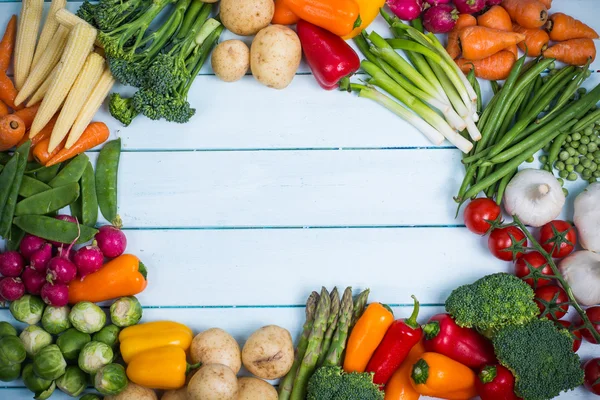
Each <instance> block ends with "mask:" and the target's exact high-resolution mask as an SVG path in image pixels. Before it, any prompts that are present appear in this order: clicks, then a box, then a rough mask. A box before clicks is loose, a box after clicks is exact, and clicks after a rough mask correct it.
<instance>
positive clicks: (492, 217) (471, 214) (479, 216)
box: [464, 197, 500, 235]
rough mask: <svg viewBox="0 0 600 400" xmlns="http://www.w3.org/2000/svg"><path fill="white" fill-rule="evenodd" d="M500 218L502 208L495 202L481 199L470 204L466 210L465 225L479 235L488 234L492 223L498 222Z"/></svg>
mask: <svg viewBox="0 0 600 400" xmlns="http://www.w3.org/2000/svg"><path fill="white" fill-rule="evenodd" d="M499 217H500V206H499V205H498V204H496V202H495V201H494V200H491V199H487V198H485V197H481V198H479V199H475V200H473V201H472V202H470V203H469V204H468V205H467V207H466V208H465V214H464V219H465V225H466V226H467V228H468V229H469V230H470V231H471V232H473V233H477V234H478V235H485V234H486V233H488V231H489V230H490V228H491V227H492V225H490V221H497V220H498V219H499Z"/></svg>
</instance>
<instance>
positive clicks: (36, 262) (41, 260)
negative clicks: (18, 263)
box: [29, 243, 52, 272]
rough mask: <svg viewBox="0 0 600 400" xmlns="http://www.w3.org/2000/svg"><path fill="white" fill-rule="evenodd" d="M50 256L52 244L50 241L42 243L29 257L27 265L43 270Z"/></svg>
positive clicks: (39, 270)
mask: <svg viewBox="0 0 600 400" xmlns="http://www.w3.org/2000/svg"><path fill="white" fill-rule="evenodd" d="M51 258H52V245H51V244H50V243H46V244H44V245H43V246H42V247H41V248H40V249H39V250H37V251H36V252H35V253H33V255H32V256H31V258H30V259H29V266H30V267H31V268H33V269H35V270H36V271H38V272H45V271H46V266H47V265H48V262H49V261H50V259H51Z"/></svg>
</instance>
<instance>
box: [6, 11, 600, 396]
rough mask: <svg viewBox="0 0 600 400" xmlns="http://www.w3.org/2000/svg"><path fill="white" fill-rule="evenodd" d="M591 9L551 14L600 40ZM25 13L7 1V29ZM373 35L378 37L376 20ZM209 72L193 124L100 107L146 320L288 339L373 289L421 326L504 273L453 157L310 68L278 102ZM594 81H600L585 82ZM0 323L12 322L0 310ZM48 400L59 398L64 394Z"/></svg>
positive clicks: (18, 387) (591, 352)
mask: <svg viewBox="0 0 600 400" xmlns="http://www.w3.org/2000/svg"><path fill="white" fill-rule="evenodd" d="M80 4H81V3H80V2H70V3H69V9H70V10H72V11H75V10H76V9H77V8H78V7H79V5H80ZM598 5H599V3H598V0H555V6H554V7H553V10H552V11H564V12H567V13H569V14H570V15H574V16H576V17H579V18H581V19H583V20H584V21H585V22H586V23H588V24H590V25H592V26H593V27H594V28H596V29H597V30H600V22H599V20H598V19H599V17H600V11H599V10H598ZM47 6H48V3H47ZM20 7H21V3H20V1H19V2H14V1H12V0H8V1H6V0H0V28H1V30H2V31H3V30H4V27H5V25H6V23H7V21H8V19H9V18H10V16H11V15H12V14H17V13H18V12H19V10H20ZM373 28H374V29H376V30H377V31H378V32H382V33H387V28H386V26H385V24H384V23H383V21H380V20H378V21H376V23H374V25H373ZM232 37H233V35H232V34H231V33H225V34H224V35H223V39H229V38H232ZM244 40H245V41H246V42H248V43H249V39H248V38H245V39H244ZM209 66H210V63H207V66H206V67H205V68H204V70H203V71H202V73H201V74H202V75H201V76H199V77H198V78H197V79H196V82H195V83H194V86H193V88H192V91H191V94H190V102H191V104H192V105H193V106H194V107H196V108H197V114H196V116H195V117H194V118H193V120H192V122H191V123H189V124H186V125H176V124H168V123H164V122H152V121H149V120H147V119H145V118H144V117H139V118H138V119H136V120H135V121H134V123H133V124H132V125H131V126H130V127H128V128H123V127H121V126H120V125H119V123H118V122H116V121H115V120H113V119H112V118H111V117H110V115H109V114H108V112H107V111H106V110H104V111H102V112H101V113H100V115H98V117H97V119H98V120H102V121H105V122H106V123H107V124H108V125H109V127H110V128H111V132H112V137H113V138H116V137H121V138H122V139H123V147H124V152H123V154H122V162H121V165H120V173H119V180H120V181H119V212H120V215H121V217H122V218H123V222H124V226H125V230H126V234H127V238H128V242H129V245H128V249H127V251H128V252H131V253H133V254H136V255H138V256H139V257H140V258H141V259H142V260H143V261H144V263H145V265H146V266H147V267H148V270H149V273H148V279H149V285H148V288H147V290H146V291H145V292H144V293H143V294H141V295H140V296H139V298H140V301H141V302H142V304H143V305H144V320H145V321H151V320H158V319H173V320H176V321H180V322H182V323H185V324H188V325H189V326H190V327H192V328H193V329H194V330H195V331H196V332H197V331H201V330H203V329H206V328H209V327H213V326H218V327H221V328H224V329H226V330H227V331H229V332H230V333H231V334H233V335H234V337H235V338H236V339H238V340H239V341H240V342H241V343H243V342H244V340H245V338H246V337H247V336H248V335H249V334H250V333H251V332H252V331H254V330H255V329H257V328H259V327H261V326H263V325H267V324H277V325H280V326H283V327H285V328H287V329H289V330H290V331H291V332H292V334H293V335H294V336H297V335H298V334H299V331H300V330H301V327H302V323H303V319H304V308H303V304H304V302H305V299H306V296H307V295H308V294H309V293H310V292H311V291H312V290H318V289H319V288H320V287H321V286H322V285H325V286H327V287H328V288H332V287H333V286H335V285H337V286H338V287H340V288H343V287H345V286H348V285H351V286H352V287H353V288H354V289H355V290H356V291H358V290H361V289H364V288H367V287H369V288H371V293H372V295H371V300H374V301H380V302H385V303H388V304H390V305H391V306H392V307H393V309H394V312H395V315H396V317H406V316H408V315H409V314H410V310H411V309H412V303H411V298H410V295H411V294H415V295H416V296H417V297H418V298H419V300H420V301H421V303H422V311H421V316H420V317H421V318H420V320H421V321H422V322H424V321H426V319H427V318H428V317H429V316H431V315H433V314H436V313H438V312H442V311H443V303H444V300H445V299H446V297H447V296H448V294H449V293H450V291H451V290H452V289H453V288H455V287H457V286H459V285H461V284H465V283H469V282H472V281H474V280H476V279H477V278H479V277H481V276H483V275H485V274H489V273H493V272H498V271H507V272H509V271H512V266H511V265H510V264H509V263H505V262H502V261H499V260H496V259H495V258H494V257H492V256H491V255H490V254H488V251H487V247H486V241H485V239H481V238H478V237H477V236H474V235H473V234H471V233H470V232H468V231H467V229H466V228H465V227H464V225H463V221H462V218H460V217H459V218H457V219H455V218H454V213H455V208H456V205H455V203H454V202H453V201H452V196H453V195H454V194H455V192H456V191H457V189H458V186H459V183H460V181H461V179H462V177H463V171H464V170H463V168H462V166H461V164H460V152H459V151H458V150H455V149H453V148H452V147H451V146H450V145H449V144H447V143H446V144H445V145H444V146H442V147H432V146H430V144H429V143H428V142H427V141H426V139H424V138H423V137H422V136H421V135H420V134H419V133H418V132H417V131H415V130H414V129H413V128H412V127H410V126H409V125H408V124H406V123H404V122H403V121H401V120H400V119H398V118H397V117H395V116H394V115H392V114H391V113H389V112H388V111H386V110H385V109H383V108H381V107H379V106H377V105H375V104H373V103H371V102H370V101H368V100H363V99H359V98H357V97H356V96H354V95H350V94H347V93H339V92H335V91H334V92H325V91H323V90H322V89H321V88H320V87H319V86H318V85H317V83H316V81H315V80H314V79H313V77H312V76H310V70H309V69H308V67H307V66H306V65H304V64H303V65H302V66H301V68H300V70H299V72H298V75H297V76H296V78H295V79H294V81H293V83H292V84H291V85H290V86H289V87H288V88H287V89H286V90H283V91H276V90H273V89H268V88H266V87H263V86H261V85H260V84H258V83H257V82H256V81H255V80H254V78H252V77H251V76H246V77H245V78H244V79H243V80H242V81H240V82H237V83H233V84H228V83H223V82H221V81H219V80H218V79H217V78H215V77H214V75H212V74H211V71H210V68H209ZM592 67H593V69H594V71H597V70H599V69H600V60H599V61H596V62H595V63H594V65H593V66H592ZM598 83H600V74H598V73H595V74H593V75H592V77H591V78H590V79H589V80H588V86H592V85H596V84H598ZM483 88H484V90H485V91H486V92H489V85H488V84H487V83H484V84H483ZM116 90H118V91H121V92H123V91H125V92H127V89H124V88H121V87H117V88H116ZM488 96H489V93H488ZM96 156H97V152H93V151H92V152H90V157H91V158H92V159H93V160H95V158H96ZM583 186H584V185H583V184H581V183H580V184H576V185H573V186H570V189H571V191H572V192H573V193H576V192H578V191H580V190H581V189H582V188H583ZM572 197H574V196H571V202H570V203H569V205H568V207H567V212H566V215H565V216H570V215H572ZM0 320H8V321H11V322H14V320H12V318H11V316H10V313H9V311H8V309H6V308H3V309H0ZM580 354H581V356H582V358H583V359H584V360H585V359H588V358H590V357H592V356H600V347H593V346H591V345H588V344H584V346H583V348H582V350H580ZM31 397H32V396H31V394H30V393H29V392H28V391H27V390H26V389H24V387H23V384H22V383H21V382H20V381H18V382H14V383H6V384H1V385H0V399H7V400H8V399H11V400H12V399H14V400H20V399H28V398H31ZM563 397H564V398H570V399H576V398H577V399H584V398H589V399H591V398H593V397H594V396H592V395H591V394H589V393H587V392H585V391H584V390H581V389H580V390H577V391H575V392H570V393H569V394H565V395H564V396H563ZM53 398H56V399H59V400H60V399H66V398H67V397H66V396H65V395H63V394H62V393H59V391H58V390H57V392H56V394H55V395H54V397H53Z"/></svg>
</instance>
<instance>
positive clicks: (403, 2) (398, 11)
mask: <svg viewBox="0 0 600 400" xmlns="http://www.w3.org/2000/svg"><path fill="white" fill-rule="evenodd" d="M387 5H388V7H389V8H390V10H392V12H393V13H394V14H395V15H396V16H397V17H398V18H400V19H403V20H406V21H412V20H413V19H417V18H419V15H421V12H422V11H423V0H388V1H387Z"/></svg>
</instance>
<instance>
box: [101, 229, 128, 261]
mask: <svg viewBox="0 0 600 400" xmlns="http://www.w3.org/2000/svg"><path fill="white" fill-rule="evenodd" d="M95 239H96V242H97V243H98V247H99V248H100V251H102V254H104V257H107V258H115V257H119V256H120V255H121V254H123V253H124V252H125V248H126V247H127V238H126V237H125V234H124V233H123V231H121V230H120V229H119V228H116V227H114V226H112V225H104V226H101V227H100V228H99V229H98V233H96V237H95Z"/></svg>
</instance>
